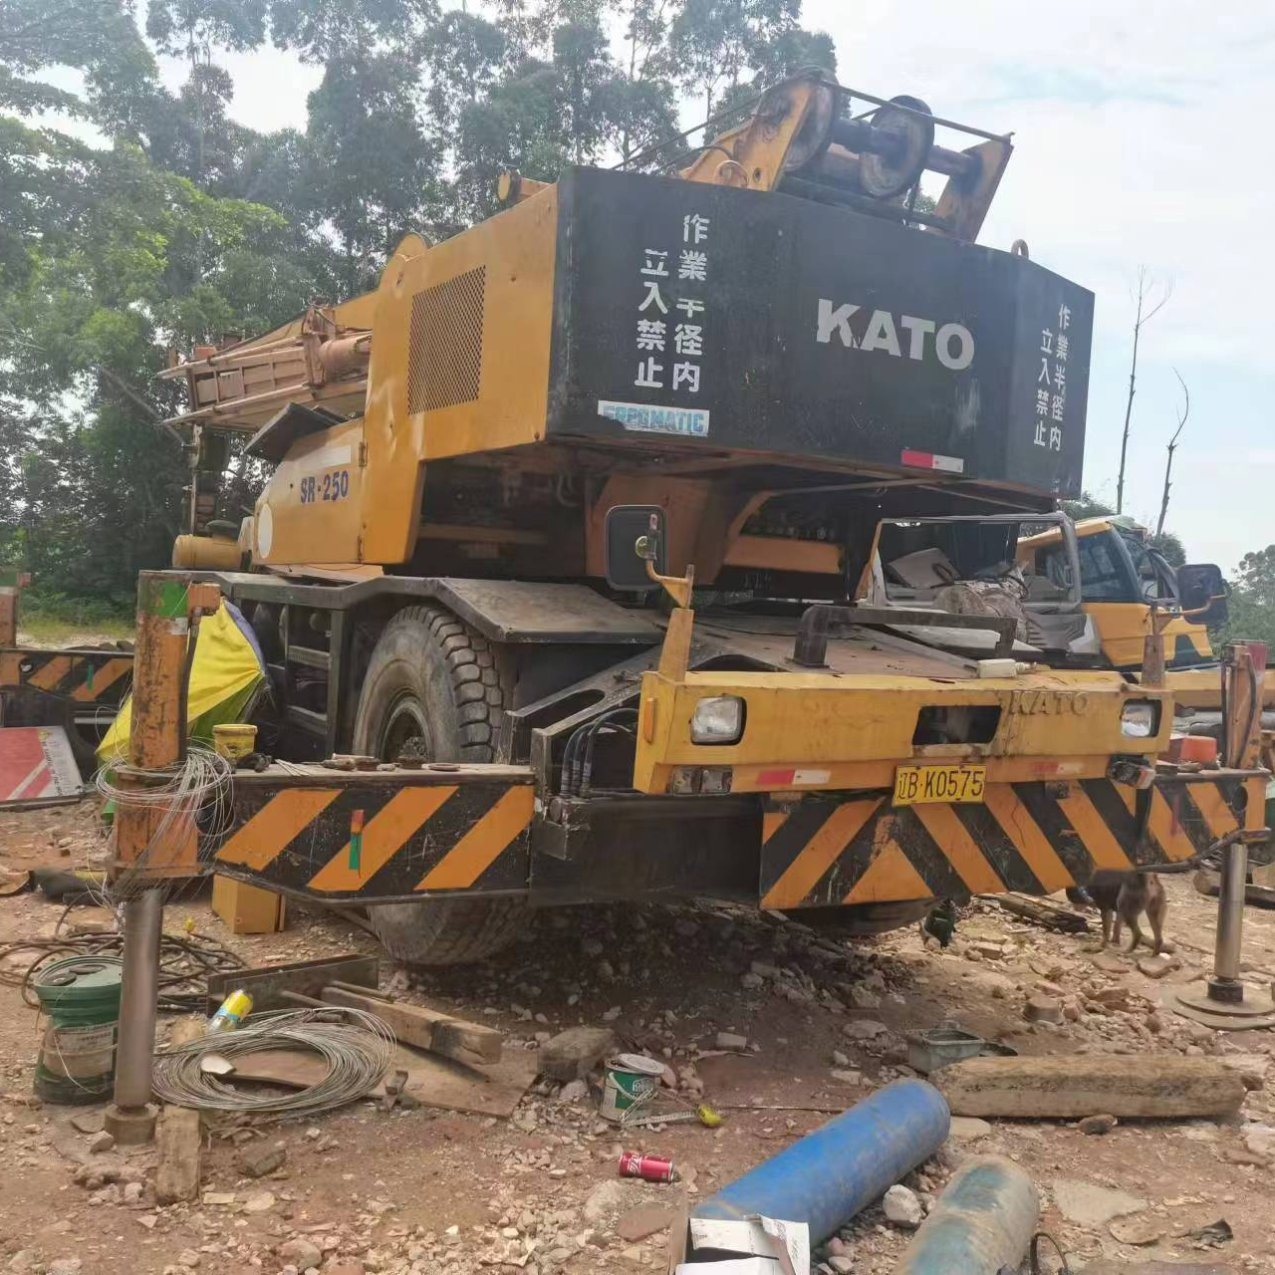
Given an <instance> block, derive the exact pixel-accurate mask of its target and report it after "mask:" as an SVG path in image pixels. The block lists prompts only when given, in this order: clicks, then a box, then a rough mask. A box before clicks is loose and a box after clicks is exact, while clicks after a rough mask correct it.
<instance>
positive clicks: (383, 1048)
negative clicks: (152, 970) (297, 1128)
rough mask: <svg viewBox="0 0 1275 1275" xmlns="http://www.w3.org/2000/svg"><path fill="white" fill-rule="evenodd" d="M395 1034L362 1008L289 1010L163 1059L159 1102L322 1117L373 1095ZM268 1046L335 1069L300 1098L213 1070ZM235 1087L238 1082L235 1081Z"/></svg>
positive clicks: (158, 1062)
mask: <svg viewBox="0 0 1275 1275" xmlns="http://www.w3.org/2000/svg"><path fill="white" fill-rule="evenodd" d="M394 1044H395V1040H394V1033H393V1032H391V1031H390V1029H389V1027H388V1026H386V1024H385V1023H384V1022H382V1021H381V1019H379V1018H377V1017H376V1016H375V1015H373V1014H368V1013H365V1012H364V1011H363V1010H358V1009H345V1008H338V1007H336V1006H333V1007H332V1008H331V1009H299V1010H285V1011H283V1012H281V1013H274V1014H262V1015H261V1016H260V1018H259V1020H258V1021H257V1022H255V1023H251V1024H249V1025H248V1026H246V1027H240V1028H239V1029H238V1030H236V1031H233V1032H221V1033H218V1034H216V1035H213V1036H201V1037H200V1038H199V1039H197V1040H191V1041H186V1042H184V1043H182V1044H179V1045H172V1046H170V1047H168V1048H167V1049H164V1050H161V1051H159V1052H157V1053H156V1055H155V1066H154V1079H153V1085H154V1090H155V1094H156V1096H157V1097H159V1098H162V1099H163V1100H164V1101H165V1102H168V1103H173V1104H175V1105H176V1106H180V1107H193V1108H195V1109H196V1110H198V1111H221V1112H232V1113H233V1112H250V1113H253V1114H257V1115H277V1116H280V1117H282V1118H287V1117H297V1118H300V1117H302V1116H308V1115H314V1114H315V1113H316V1112H319V1111H329V1110H331V1109H332V1108H333V1107H341V1106H344V1105H345V1104H347V1103H350V1102H355V1101H357V1100H358V1099H359V1098H362V1097H365V1096H366V1095H367V1094H369V1093H371V1092H372V1090H373V1089H375V1088H376V1086H377V1085H378V1084H379V1083H380V1082H381V1080H382V1078H383V1077H384V1076H385V1073H386V1072H387V1071H388V1070H389V1066H390V1061H391V1058H392V1056H393V1049H394ZM263 1049H284V1050H292V1051H298V1050H300V1051H309V1052H311V1053H315V1054H318V1055H319V1057H320V1058H322V1059H323V1061H324V1062H325V1063H326V1064H327V1073H326V1075H324V1077H323V1079H322V1080H320V1081H318V1082H316V1083H315V1084H313V1085H309V1086H307V1087H306V1088H304V1089H298V1090H297V1091H295V1092H293V1093H284V1094H280V1093H277V1092H268V1091H262V1090H247V1089H243V1088H239V1087H237V1086H236V1085H235V1084H234V1083H233V1079H234V1076H233V1072H232V1073H230V1074H229V1075H227V1076H225V1077H220V1076H218V1075H216V1074H215V1073H214V1072H212V1071H210V1070H208V1069H206V1068H205V1066H204V1063H205V1060H206V1059H207V1058H209V1056H210V1055H214V1054H216V1055H219V1056H220V1057H221V1058H224V1059H225V1060H226V1061H227V1062H229V1063H230V1064H231V1066H233V1065H234V1060H235V1059H236V1058H242V1057H243V1056H244V1055H245V1054H250V1053H256V1052H257V1051H259V1050H263ZM228 1082H231V1083H228Z"/></svg>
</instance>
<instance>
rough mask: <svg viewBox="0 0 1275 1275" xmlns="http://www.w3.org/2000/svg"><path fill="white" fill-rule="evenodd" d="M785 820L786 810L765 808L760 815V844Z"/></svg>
mask: <svg viewBox="0 0 1275 1275" xmlns="http://www.w3.org/2000/svg"><path fill="white" fill-rule="evenodd" d="M787 822H788V811H787V810H767V811H766V813H765V814H763V815H762V817H761V843H762V845H765V844H766V843H767V842H768V841H769V840H770V839H771V837H773V836H774V835H775V833H777V832H778V831H779V829H780V828H782V827H783V826H784V824H786V823H787Z"/></svg>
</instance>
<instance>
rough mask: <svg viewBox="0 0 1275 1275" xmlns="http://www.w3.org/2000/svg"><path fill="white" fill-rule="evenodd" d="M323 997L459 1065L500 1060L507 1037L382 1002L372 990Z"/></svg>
mask: <svg viewBox="0 0 1275 1275" xmlns="http://www.w3.org/2000/svg"><path fill="white" fill-rule="evenodd" d="M320 996H321V997H322V998H323V1000H325V1001H327V1003H328V1004H329V1005H344V1006H346V1007H347V1008H349V1009H362V1010H366V1011H367V1012H368V1013H369V1014H375V1015H376V1016H377V1018H379V1019H381V1020H382V1021H383V1022H384V1023H386V1024H387V1025H388V1026H389V1027H390V1029H391V1030H392V1031H393V1032H394V1035H395V1036H397V1037H398V1038H399V1040H401V1041H402V1042H403V1043H404V1044H405V1045H415V1046H416V1048H417V1049H424V1050H426V1051H427V1052H428V1053H431V1054H442V1055H443V1057H445V1058H454V1059H456V1060H457V1061H458V1062H485V1063H494V1062H499V1061H500V1055H501V1051H502V1049H503V1048H504V1037H503V1036H501V1034H500V1032H498V1031H496V1030H495V1028H492V1027H481V1026H479V1025H478V1024H477V1023H468V1022H466V1021H465V1020H464V1019H463V1018H452V1017H451V1016H450V1015H448V1014H440V1013H438V1012H437V1011H435V1010H432V1009H425V1008H423V1007H422V1006H420V1005H406V1004H404V1003H402V1002H401V1001H392V1000H383V999H382V998H381V997H379V996H377V995H375V994H374V993H372V992H370V991H369V992H361V991H357V990H355V989H353V988H348V987H333V986H328V987H325V988H324V989H323V991H322V992H321V993H320Z"/></svg>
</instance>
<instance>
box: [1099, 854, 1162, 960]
mask: <svg viewBox="0 0 1275 1275" xmlns="http://www.w3.org/2000/svg"><path fill="white" fill-rule="evenodd" d="M1086 889H1088V890H1089V894H1090V898H1093V900H1094V904H1095V905H1097V908H1098V910H1099V913H1100V914H1102V918H1103V946H1104V947H1105V946H1107V944H1109V942H1111V944H1116V946H1117V947H1118V946H1119V929H1121V924H1122V923H1123V924H1126V926H1128V931H1130V944H1128V951H1132V950H1133V949H1135V947H1136V946H1137V945H1139V944H1140V942H1141V941H1142V931H1141V929H1139V926H1137V918H1139V917H1140V915H1141V914H1142V913H1144V912H1145V913H1146V919H1148V921H1149V922H1150V924H1151V937H1153V938H1154V940H1155V941H1154V942H1153V944H1151V951H1153V952H1155V954H1156V955H1159V954H1160V951H1162V950H1163V947H1164V915H1165V913H1167V912H1168V910H1169V899H1168V895H1165V892H1164V885H1163V882H1162V881H1160V878H1159V877H1158V876H1156V875H1155V873H1154V872H1116V871H1112V870H1109V868H1104V870H1103V871H1100V872H1095V873H1094V876H1093V880H1090V882H1089V885H1088V886H1086Z"/></svg>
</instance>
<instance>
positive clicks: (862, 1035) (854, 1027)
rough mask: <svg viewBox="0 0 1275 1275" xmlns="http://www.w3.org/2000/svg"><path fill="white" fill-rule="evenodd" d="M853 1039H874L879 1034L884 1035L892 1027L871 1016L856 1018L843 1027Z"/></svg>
mask: <svg viewBox="0 0 1275 1275" xmlns="http://www.w3.org/2000/svg"><path fill="white" fill-rule="evenodd" d="M841 1030H842V1031H843V1032H845V1034H846V1035H847V1036H849V1037H850V1039H851V1040H873V1039H874V1038H875V1037H877V1036H884V1035H885V1034H886V1033H887V1032H888V1031H889V1030H890V1029H889V1028H888V1027H887V1026H886V1025H885V1024H884V1023H878V1022H876V1021H874V1020H873V1019H871V1018H855V1019H852V1020H851V1021H850V1022H848V1023H846V1025H845V1026H844V1027H843V1028H842V1029H841Z"/></svg>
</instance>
